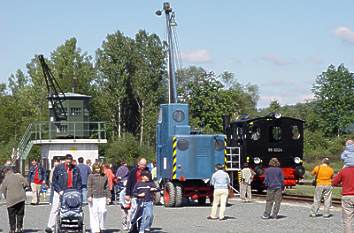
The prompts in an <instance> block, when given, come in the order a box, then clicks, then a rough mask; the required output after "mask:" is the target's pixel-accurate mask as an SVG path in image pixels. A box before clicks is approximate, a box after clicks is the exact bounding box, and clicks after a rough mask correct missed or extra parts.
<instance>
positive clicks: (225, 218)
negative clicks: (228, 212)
mask: <svg viewBox="0 0 354 233" xmlns="http://www.w3.org/2000/svg"><path fill="white" fill-rule="evenodd" d="M230 219H236V218H235V217H233V216H225V217H224V220H230Z"/></svg>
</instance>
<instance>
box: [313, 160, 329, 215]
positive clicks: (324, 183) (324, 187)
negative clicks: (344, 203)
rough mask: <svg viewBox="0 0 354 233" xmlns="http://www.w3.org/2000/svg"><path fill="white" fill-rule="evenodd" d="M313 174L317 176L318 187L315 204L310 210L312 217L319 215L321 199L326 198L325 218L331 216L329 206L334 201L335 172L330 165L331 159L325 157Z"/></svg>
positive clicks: (316, 188) (314, 198) (314, 197)
mask: <svg viewBox="0 0 354 233" xmlns="http://www.w3.org/2000/svg"><path fill="white" fill-rule="evenodd" d="M311 174H312V175H313V176H315V177H316V187H315V193H314V196H313V205H312V208H311V212H310V217H317V216H318V215H317V214H318V210H319V208H320V204H321V199H322V198H323V200H324V213H323V217H324V218H329V217H330V216H331V215H330V214H329V208H330V206H331V202H332V190H333V187H332V177H333V174H334V171H333V169H332V168H331V167H330V166H329V159H328V158H324V159H322V161H321V164H320V165H318V166H316V167H315V168H314V169H313V170H312V172H311Z"/></svg>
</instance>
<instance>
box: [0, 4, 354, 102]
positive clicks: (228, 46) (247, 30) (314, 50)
mask: <svg viewBox="0 0 354 233" xmlns="http://www.w3.org/2000/svg"><path fill="white" fill-rule="evenodd" d="M163 2H164V1H161V0H144V1H142V0H140V1H139V0H129V1H122V0H106V1H88V0H76V1H72V0H61V1H47V0H32V1H31V0H29V1H20V0H11V1H2V2H1V3H0V83H7V82H8V78H9V76H10V75H11V73H15V72H16V70H17V69H22V70H23V71H25V72H26V64H27V63H29V62H30V61H31V59H32V58H33V57H34V55H35V54H41V53H42V54H44V55H45V56H47V57H48V56H49V55H50V53H51V52H52V51H53V50H55V49H56V48H57V47H58V46H59V45H61V44H63V43H64V42H65V40H67V39H69V38H72V37H75V38H77V40H78V47H80V48H81V50H82V51H84V52H87V53H88V54H89V55H91V56H92V57H95V51H96V50H97V49H98V48H99V47H100V46H101V44H102V42H103V41H104V40H105V38H106V36H107V34H112V33H114V32H116V31H118V30H119V31H121V32H122V33H124V34H125V35H127V36H130V37H134V35H135V34H136V33H137V32H138V31H139V30H140V29H145V30H146V31H147V32H148V33H156V34H158V35H159V36H160V37H161V38H162V39H164V40H165V39H166V30H165V27H164V26H165V22H164V18H163V17H162V18H161V17H158V16H156V15H155V11H156V10H158V9H161V8H162V5H163ZM171 5H172V8H173V9H174V11H175V12H176V21H177V24H178V26H177V32H178V40H179V48H180V51H181V57H182V64H183V67H184V68H186V67H188V66H190V65H196V66H200V67H203V68H204V69H206V70H207V71H214V72H215V73H216V74H220V73H222V72H224V71H229V72H232V73H234V74H235V77H236V79H237V80H238V81H239V82H240V83H241V84H247V83H250V84H256V85H257V86H258V87H259V94H260V99H259V102H258V107H266V106H269V103H270V102H271V101H273V100H277V101H278V102H279V103H280V104H281V105H285V104H296V103H299V102H305V101H307V100H311V99H312V98H313V95H312V91H311V88H312V85H313V83H314V81H315V79H316V77H317V76H318V75H320V74H321V73H322V72H324V71H326V69H327V68H328V66H329V65H330V64H333V65H335V66H338V65H340V64H344V65H345V67H347V68H348V69H349V70H350V71H351V72H353V71H354V13H353V12H354V1H353V0H341V1H333V0H321V1H320V0H312V1H308V0H296V1H284V0H267V1H255V0H249V1H240V0H223V1H211V0H209V1H205V0H193V1H190V0H178V1H177V0H173V1H171Z"/></svg>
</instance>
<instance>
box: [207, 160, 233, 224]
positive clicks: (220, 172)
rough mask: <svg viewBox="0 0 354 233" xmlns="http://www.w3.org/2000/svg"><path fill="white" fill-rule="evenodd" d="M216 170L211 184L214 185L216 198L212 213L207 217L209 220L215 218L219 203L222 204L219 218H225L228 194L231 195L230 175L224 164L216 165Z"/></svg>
mask: <svg viewBox="0 0 354 233" xmlns="http://www.w3.org/2000/svg"><path fill="white" fill-rule="evenodd" d="M215 170H216V172H214V173H213V175H212V177H211V180H210V184H211V185H213V186H214V193H213V196H214V200H213V205H212V207H211V212H210V215H209V216H208V217H207V219H209V220H215V219H217V217H216V212H217V210H218V205H219V204H220V210H219V220H224V218H225V216H224V213H225V208H226V202H227V196H228V195H229V189H228V188H229V185H230V177H229V174H227V173H226V172H225V171H224V165H222V164H220V163H218V164H216V165H215Z"/></svg>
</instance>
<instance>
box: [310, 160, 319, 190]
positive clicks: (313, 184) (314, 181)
mask: <svg viewBox="0 0 354 233" xmlns="http://www.w3.org/2000/svg"><path fill="white" fill-rule="evenodd" d="M320 168H321V165H318V170H317V173H316V176H315V178H314V179H313V180H312V183H311V184H312V186H315V187H316V186H317V176H318V173H320Z"/></svg>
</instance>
